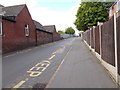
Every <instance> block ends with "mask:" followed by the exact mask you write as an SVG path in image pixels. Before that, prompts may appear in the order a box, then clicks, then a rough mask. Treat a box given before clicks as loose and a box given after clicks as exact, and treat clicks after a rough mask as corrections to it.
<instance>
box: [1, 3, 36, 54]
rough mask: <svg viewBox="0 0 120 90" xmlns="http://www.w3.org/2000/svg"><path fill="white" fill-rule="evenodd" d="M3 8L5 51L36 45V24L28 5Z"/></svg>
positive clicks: (3, 41)
mask: <svg viewBox="0 0 120 90" xmlns="http://www.w3.org/2000/svg"><path fill="white" fill-rule="evenodd" d="M1 8H2V13H3V14H2V23H1V24H2V30H1V32H2V33H1V35H2V49H3V53H6V52H11V51H15V50H19V49H23V48H26V47H30V46H35V44H36V42H35V41H36V40H35V39H36V38H35V37H36V34H35V25H34V23H33V21H32V18H31V15H30V13H29V10H28V8H27V6H26V5H25V4H24V5H16V6H9V7H1Z"/></svg>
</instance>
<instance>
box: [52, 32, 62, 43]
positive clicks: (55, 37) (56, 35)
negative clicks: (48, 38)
mask: <svg viewBox="0 0 120 90" xmlns="http://www.w3.org/2000/svg"><path fill="white" fill-rule="evenodd" d="M60 39H61V38H60V34H58V33H56V32H54V33H53V41H58V40H60Z"/></svg>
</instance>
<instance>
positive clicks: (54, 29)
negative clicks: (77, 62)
mask: <svg viewBox="0 0 120 90" xmlns="http://www.w3.org/2000/svg"><path fill="white" fill-rule="evenodd" d="M43 27H44V28H45V29H46V30H49V31H50V32H56V28H55V25H48V26H43Z"/></svg>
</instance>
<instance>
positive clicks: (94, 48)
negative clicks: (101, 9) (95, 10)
mask: <svg viewBox="0 0 120 90" xmlns="http://www.w3.org/2000/svg"><path fill="white" fill-rule="evenodd" d="M93 39H94V40H93V41H94V42H93V43H94V48H93V51H94V52H95V26H93Z"/></svg>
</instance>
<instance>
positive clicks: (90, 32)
mask: <svg viewBox="0 0 120 90" xmlns="http://www.w3.org/2000/svg"><path fill="white" fill-rule="evenodd" d="M91 45H92V44H91V28H90V48H91Z"/></svg>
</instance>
